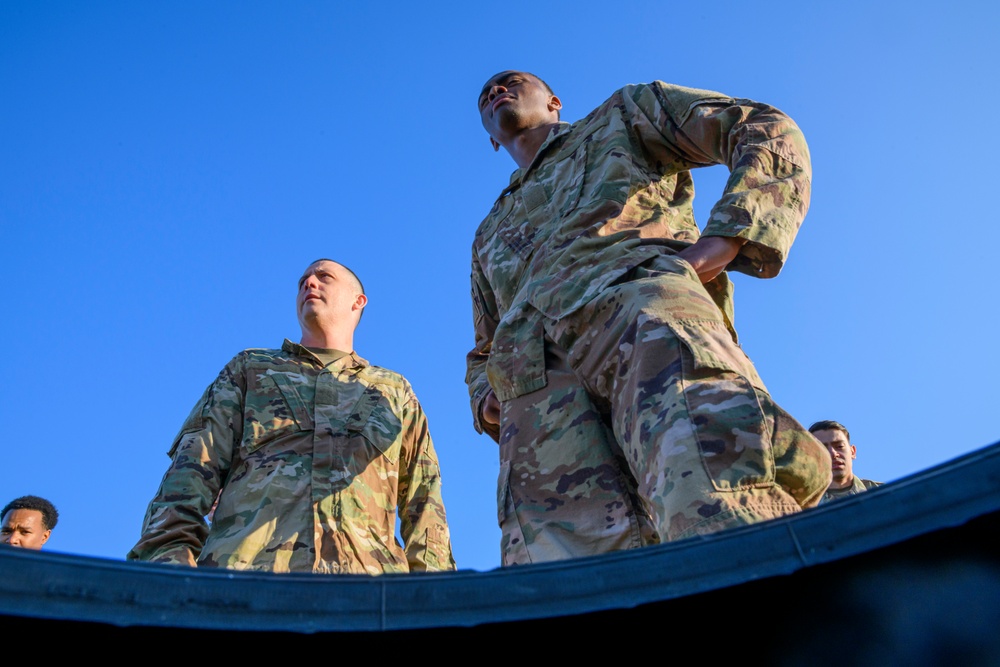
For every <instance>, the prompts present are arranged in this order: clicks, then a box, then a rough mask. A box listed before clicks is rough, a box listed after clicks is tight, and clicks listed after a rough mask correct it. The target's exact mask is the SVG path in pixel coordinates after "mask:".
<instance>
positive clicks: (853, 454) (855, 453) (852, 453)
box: [851, 445, 858, 459]
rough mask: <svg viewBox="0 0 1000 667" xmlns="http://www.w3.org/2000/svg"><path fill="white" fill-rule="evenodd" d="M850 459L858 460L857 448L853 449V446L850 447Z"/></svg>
mask: <svg viewBox="0 0 1000 667" xmlns="http://www.w3.org/2000/svg"><path fill="white" fill-rule="evenodd" d="M851 458H852V459H856V458H858V448H857V447H855V446H854V445H851Z"/></svg>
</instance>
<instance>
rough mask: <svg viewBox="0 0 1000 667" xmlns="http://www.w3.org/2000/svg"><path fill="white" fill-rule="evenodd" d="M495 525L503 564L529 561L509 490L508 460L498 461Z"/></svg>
mask: <svg viewBox="0 0 1000 667" xmlns="http://www.w3.org/2000/svg"><path fill="white" fill-rule="evenodd" d="M497 525H498V526H499V527H500V557H501V560H502V564H503V565H521V564H526V563H530V562H531V557H530V556H529V555H528V547H527V544H525V541H524V531H523V530H521V522H520V521H519V520H518V517H517V508H516V507H515V505H514V496H513V495H512V494H511V490H510V461H501V462H500V473H499V475H498V476H497Z"/></svg>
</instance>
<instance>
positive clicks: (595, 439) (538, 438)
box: [497, 342, 658, 565]
mask: <svg viewBox="0 0 1000 667" xmlns="http://www.w3.org/2000/svg"><path fill="white" fill-rule="evenodd" d="M545 364H546V378H547V382H546V386H545V387H544V388H543V389H540V390H538V391H534V392H531V393H529V394H526V395H524V396H519V397H517V398H513V399H511V400H508V401H504V403H503V405H502V411H501V431H500V479H499V480H498V484H497V489H498V498H497V508H498V519H499V523H500V529H501V552H502V562H503V564H504V565H514V564H525V563H538V562H543V561H551V560H560V559H564V558H574V557H579V556H589V555H594V554H600V553H606V552H609V551H617V550H620V549H631V548H636V547H640V546H643V545H645V544H651V543H655V542H656V541H658V538H657V534H656V531H655V530H654V528H653V527H652V524H651V522H650V520H649V517H648V516H646V515H645V514H644V513H643V511H642V509H641V504H639V503H638V502H637V501H636V497H635V483H634V480H632V479H631V477H630V475H629V474H628V472H627V470H628V467H627V464H625V463H624V460H623V457H622V454H621V450H620V448H618V447H617V445H616V443H615V441H614V438H613V436H612V433H611V430H610V428H609V426H608V424H607V423H606V421H605V419H604V418H603V417H602V415H601V414H600V413H599V412H598V411H597V410H595V409H594V406H593V404H592V403H591V401H590V399H589V397H588V395H587V392H586V391H585V390H584V389H583V387H582V386H581V385H580V383H579V382H578V381H577V379H576V377H575V375H574V374H573V373H572V371H571V370H570V369H569V367H568V366H567V364H566V358H565V352H564V351H563V350H561V349H560V348H558V347H556V346H553V345H551V343H549V342H547V343H546V350H545Z"/></svg>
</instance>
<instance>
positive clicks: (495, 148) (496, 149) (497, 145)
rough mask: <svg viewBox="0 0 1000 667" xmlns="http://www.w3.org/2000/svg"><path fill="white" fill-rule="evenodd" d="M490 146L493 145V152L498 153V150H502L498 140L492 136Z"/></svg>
mask: <svg viewBox="0 0 1000 667" xmlns="http://www.w3.org/2000/svg"><path fill="white" fill-rule="evenodd" d="M490 146H492V147H493V152H494V153H496V152H497V151H499V150H500V144H498V143H497V140H496V139H494V138H493V137H490Z"/></svg>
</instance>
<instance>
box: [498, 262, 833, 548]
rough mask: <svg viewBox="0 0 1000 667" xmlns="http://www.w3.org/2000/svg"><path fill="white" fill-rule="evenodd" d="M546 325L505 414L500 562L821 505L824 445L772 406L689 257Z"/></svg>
mask: <svg viewBox="0 0 1000 667" xmlns="http://www.w3.org/2000/svg"><path fill="white" fill-rule="evenodd" d="M544 327H545V336H546V340H545V362H546V378H547V384H546V386H545V387H543V388H542V389H539V390H537V391H534V392H531V393H529V394H525V395H523V396H519V397H516V398H514V399H511V400H509V401H505V402H503V404H502V409H501V431H500V456H501V472H500V480H499V482H500V483H499V485H498V489H499V494H498V511H499V520H500V528H501V533H502V558H503V564H504V565H511V564H520V563H532V562H542V561H549V560H558V559H563V558H571V557H578V556H587V555H593V554H599V553H606V552H609V551H615V550H619V549H627V548H634V547H638V546H643V545H647V544H655V543H657V542H666V541H671V540H678V539H683V538H686V537H692V536H695V535H699V534H707V533H712V532H715V531H718V530H722V529H725V528H730V527H736V526H743V525H748V524H752V523H755V522H758V521H763V520H766V519H772V518H776V517H780V516H784V515H787V514H790V513H793V512H797V511H799V510H801V509H802V508H805V507H812V506H814V505H816V504H817V503H818V502H819V500H820V498H821V497H822V495H823V492H824V491H825V490H826V488H827V486H828V485H829V483H830V478H831V471H830V458H829V455H828V453H827V451H826V448H825V447H823V445H822V444H820V443H819V441H817V440H816V439H815V438H814V437H813V436H812V435H811V434H810V433H809V432H808V431H807V430H806V429H805V428H804V427H803V426H802V425H801V424H799V423H798V422H797V421H796V420H795V419H793V418H792V417H791V416H790V415H788V414H787V413H786V412H785V411H784V410H782V409H781V408H780V407H779V406H778V405H777V404H776V403H775V402H774V401H773V400H772V399H771V397H770V396H769V394H768V393H767V391H766V389H765V388H764V384H763V382H761V380H760V378H759V377H758V375H757V372H756V370H755V369H754V367H753V364H752V363H751V362H750V360H749V359H748V358H747V356H746V355H745V353H744V352H743V351H742V349H741V348H740V347H739V346H738V345H737V344H736V343H735V342H734V340H733V338H732V336H731V334H730V333H729V330H728V329H727V327H726V322H725V320H724V318H723V315H722V311H721V310H720V309H719V307H718V306H717V305H716V303H715V302H714V301H713V300H712V299H711V297H710V296H709V295H708V293H707V292H706V291H705V288H704V287H703V286H702V284H701V282H700V281H699V280H698V277H697V275H696V274H695V272H694V270H693V269H692V268H691V266H690V265H689V264H687V263H686V262H684V261H683V260H681V259H679V258H676V257H674V256H669V255H665V256H662V257H658V258H654V259H652V260H649V261H648V262H646V263H645V264H643V265H642V266H639V267H637V268H636V269H634V270H633V271H632V272H630V274H629V275H628V276H627V277H626V279H624V280H621V281H619V282H617V283H615V284H613V285H612V286H610V287H609V288H607V289H606V290H605V291H604V292H603V293H602V294H600V295H599V296H598V297H597V298H595V299H594V300H593V301H591V302H590V303H589V304H588V305H586V306H585V307H584V308H582V309H580V310H579V311H577V312H575V313H573V314H572V315H570V316H569V317H566V318H563V319H560V320H546V321H545V323H544Z"/></svg>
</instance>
